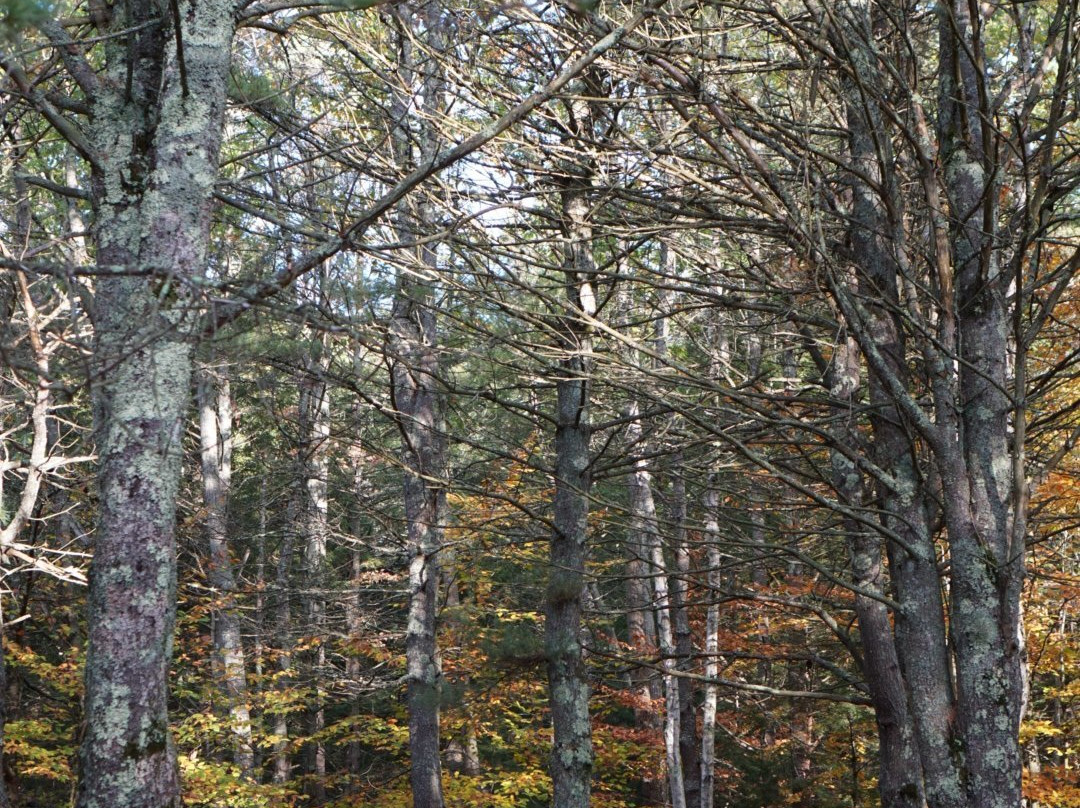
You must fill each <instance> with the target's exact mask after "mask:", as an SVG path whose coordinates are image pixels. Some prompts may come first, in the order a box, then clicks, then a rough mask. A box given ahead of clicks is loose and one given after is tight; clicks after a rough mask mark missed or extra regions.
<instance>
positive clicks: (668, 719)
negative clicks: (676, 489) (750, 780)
mask: <svg viewBox="0 0 1080 808" xmlns="http://www.w3.org/2000/svg"><path fill="white" fill-rule="evenodd" d="M638 413H639V409H638V405H637V402H631V404H630V406H629V409H628V412H627V415H628V418H629V419H631V420H630V422H629V425H628V426H627V429H626V437H627V440H628V442H629V443H630V445H631V446H633V447H635V453H636V452H637V451H638V447H639V444H640V443H641V440H642V427H641V421H640V420H639V419H638ZM628 484H629V487H630V530H631V531H632V532H633V533H634V534H635V535H638V536H640V537H641V539H639V540H638V541H637V542H635V543H636V544H640V545H641V546H643V547H644V548H645V549H646V552H647V553H648V555H647V559H648V563H649V577H650V578H651V579H652V584H653V595H654V597H655V605H656V635H657V638H658V640H659V644H660V664H661V666H662V667H663V669H664V749H665V757H666V760H667V774H668V788H669V789H670V798H671V805H672V808H686V790H685V789H684V787H683V766H682V757H681V749H680V741H681V739H682V733H681V732H680V718H681V709H680V700H679V696H680V693H679V681H678V678H677V677H676V676H675V668H676V658H675V656H676V655H675V651H676V649H675V630H674V626H673V621H672V612H673V608H672V603H671V596H670V593H669V591H668V575H667V563H666V561H665V559H664V546H663V542H662V540H661V537H660V530H659V525H658V522H657V515H656V503H655V501H654V499H653V492H652V474H651V472H650V471H649V468H648V466H647V464H646V463H645V461H644V460H641V459H637V460H635V461H634V470H633V471H632V472H631V474H630V478H629V482H628Z"/></svg>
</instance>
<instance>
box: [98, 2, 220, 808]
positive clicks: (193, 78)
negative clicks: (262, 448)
mask: <svg viewBox="0 0 1080 808" xmlns="http://www.w3.org/2000/svg"><path fill="white" fill-rule="evenodd" d="M177 4H178V12H179V13H178V14H176V15H175V19H176V20H177V21H178V23H179V24H181V25H182V31H177V30H174V29H173V27H172V25H171V24H169V23H166V22H165V21H164V19H163V18H162V17H161V15H160V12H159V10H158V8H157V6H156V5H154V4H138V3H129V4H125V5H122V6H117V8H116V9H115V10H114V14H113V17H114V22H113V27H114V28H115V29H116V32H117V36H115V37H113V38H111V40H110V41H109V42H108V43H107V45H106V55H105V69H104V74H103V76H102V81H101V82H100V86H99V87H98V94H97V96H96V97H94V98H93V99H91V103H92V108H93V114H92V116H91V121H92V124H91V125H92V132H91V139H92V144H93V147H94V150H95V156H96V164H95V166H94V167H93V175H92V193H93V201H94V206H95V212H96V214H97V216H96V221H95V223H94V236H95V239H96V243H97V261H98V264H99V266H100V267H101V268H102V273H103V277H101V278H100V279H99V280H98V282H97V287H96V295H95V301H94V305H95V310H96V316H95V326H96V344H95V347H94V360H95V362H96V365H97V367H98V369H99V374H100V375H99V383H98V385H97V386H96V388H95V390H94V399H95V411H96V412H95V414H96V416H97V448H98V454H99V457H100V458H101V461H100V464H101V465H100V470H99V472H98V493H99V497H100V503H101V506H100V508H101V509H100V518H99V522H98V529H97V535H96V543H95V551H94V558H93V562H92V564H91V570H90V593H89V615H88V621H87V625H88V630H89V645H88V648H87V660H86V672H85V677H86V700H85V705H86V707H85V713H86V731H85V733H84V735H83V739H82V744H81V748H80V757H81V761H82V768H81V779H80V782H79V788H78V797H77V805H78V806H79V808H138V807H139V806H146V808H167V807H168V806H176V805H179V802H180V794H179V782H178V778H177V771H176V756H175V750H174V748H173V745H172V741H171V739H170V737H169V726H168V724H169V722H168V713H167V704H168V679H167V676H168V668H169V659H170V656H171V653H172V632H173V624H174V620H175V610H176V548H175V509H176V495H177V489H178V486H179V480H180V464H181V455H182V446H181V439H182V436H183V424H184V420H185V416H186V411H187V405H188V400H189V397H190V392H191V391H190V382H191V344H190V340H189V338H190V334H191V333H192V331H193V326H194V320H195V318H194V317H193V311H194V307H195V303H196V302H197V297H196V296H195V294H193V290H192V289H191V287H190V286H188V285H187V282H188V281H189V280H190V279H193V278H198V277H200V276H201V274H202V272H203V270H204V261H205V256H206V245H207V240H208V237H209V236H208V233H209V213H210V205H209V201H210V192H211V189H212V186H213V183H214V179H215V177H216V176H217V153H218V146H219V143H220V138H221V128H222V121H223V116H224V111H225V88H226V82H227V77H228V66H229V53H230V45H231V40H232V33H233V26H234V17H233V5H234V4H233V3H231V2H227V1H226V0H204V1H203V2H199V3H194V2H190V0H177ZM121 31H123V34H120V33H119V32H121ZM181 37H182V40H183V53H184V58H183V68H182V69H181V64H180V61H179V60H178V59H177V58H176V52H177V44H176V43H177V42H178V40H179V38H181ZM117 268H123V269H126V270H128V271H129V272H131V273H133V274H131V275H128V276H123V277H117V276H116V275H115V274H114V270H115V269H117ZM148 272H150V273H154V274H153V276H152V278H151V279H147V277H145V273H148Z"/></svg>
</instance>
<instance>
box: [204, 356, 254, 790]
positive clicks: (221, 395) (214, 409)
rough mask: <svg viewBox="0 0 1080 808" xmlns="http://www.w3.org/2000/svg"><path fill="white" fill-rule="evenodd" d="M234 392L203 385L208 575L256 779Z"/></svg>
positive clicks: (238, 730) (221, 667) (237, 756)
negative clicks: (236, 504)
mask: <svg viewBox="0 0 1080 808" xmlns="http://www.w3.org/2000/svg"><path fill="white" fill-rule="evenodd" d="M232 420H233V419H232V397H231V394H230V391H229V381H228V379H219V380H217V381H216V383H215V381H214V380H213V379H212V378H210V376H209V374H208V373H204V374H203V376H202V378H201V379H200V384H199V440H200V449H201V455H202V480H203V506H204V508H205V510H206V521H205V530H206V538H207V543H208V546H209V549H210V566H209V571H208V578H209V583H210V586H211V588H212V589H213V591H214V597H215V604H214V609H213V623H214V634H213V642H214V654H215V656H216V657H217V666H216V667H217V675H218V676H219V677H220V682H221V689H222V691H223V692H224V694H225V699H226V702H227V703H228V705H229V721H230V730H231V732H232V735H233V762H234V763H236V765H237V767H239V769H240V773H241V776H243V777H245V778H247V779H253V777H254V774H255V752H254V747H253V746H252V744H251V713H250V710H249V708H248V687H247V672H246V667H245V662H244V646H243V642H242V640H241V635H240V614H239V612H238V611H237V603H236V578H235V576H234V574H233V564H232V557H231V555H230V552H229V534H228V511H229V494H230V489H231V483H232V450H233V436H232Z"/></svg>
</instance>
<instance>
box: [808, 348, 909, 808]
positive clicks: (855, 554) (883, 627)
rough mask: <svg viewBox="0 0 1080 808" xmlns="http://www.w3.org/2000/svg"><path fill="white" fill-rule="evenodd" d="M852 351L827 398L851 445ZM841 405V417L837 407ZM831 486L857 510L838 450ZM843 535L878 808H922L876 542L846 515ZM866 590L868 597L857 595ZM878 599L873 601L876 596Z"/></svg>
mask: <svg viewBox="0 0 1080 808" xmlns="http://www.w3.org/2000/svg"><path fill="white" fill-rule="evenodd" d="M859 386H860V379H859V355H858V347H857V346H856V345H855V342H854V340H850V339H848V340H846V341H845V342H844V343H842V344H840V345H838V346H837V347H836V349H835V350H834V352H833V361H832V365H831V379H830V380H829V387H830V393H832V396H833V399H834V400H835V401H837V402H838V404H837V408H838V410H839V411H838V412H837V416H838V417H837V419H836V420H837V426H836V427H835V430H836V431H837V433H838V437H839V439H840V441H842V442H843V443H845V444H846V445H848V446H851V445H854V443H853V442H854V440H855V436H856V434H857V429H856V427H857V424H856V418H857V417H858V416H857V412H856V410H857V409H858V407H859V406H860V402H859V400H858V396H857V391H858V389H859ZM840 402H846V412H844V411H843V410H842V409H841V408H843V407H844V404H842V403H840ZM832 468H833V487H834V488H835V489H836V492H837V495H838V496H839V498H840V501H841V502H843V503H844V504H845V505H846V506H847V507H848V508H850V509H851V510H853V511H862V510H863V509H864V505H863V501H862V500H863V479H862V475H861V474H860V473H859V470H858V468H857V467H856V466H855V464H854V463H853V462H852V461H851V460H850V459H849V458H848V457H846V456H845V455H844V454H843V453H842V452H839V451H834V452H833V453H832ZM841 521H842V524H843V529H844V534H845V535H846V536H847V538H848V548H849V553H850V556H851V568H852V578H853V583H854V584H855V585H856V587H858V592H857V593H856V595H855V614H856V616H857V618H858V621H859V636H860V640H861V645H862V650H863V660H862V662H863V675H864V677H865V679H866V684H867V686H868V687H869V689H870V698H871V699H872V700H873V702H874V718H875V719H876V721H877V728H878V763H879V768H878V792H879V793H880V795H881V805H882V808H923V806H925V805H926V797H925V794H924V793H923V772H922V761H921V759H920V757H919V749H918V746H917V743H916V738H915V735H916V733H915V723H914V719H913V718H912V716H911V713H910V710H909V709H908V696H907V692H906V690H905V686H904V678H903V676H902V675H901V669H900V661H899V659H898V657H897V652H896V644H895V642H894V639H893V631H892V625H891V622H890V619H889V610H888V607H887V606H886V605H885V603H884V602H883V599H884V596H885V587H884V574H883V572H884V571H883V564H882V553H881V538H880V537H879V536H878V535H876V534H875V533H872V532H869V531H868V528H867V527H865V526H863V525H861V524H859V523H858V522H857V521H855V520H854V519H851V518H846V517H845V518H842V519H841ZM863 593H866V594H863ZM875 595H876V596H878V597H879V598H881V599H875V597H874V596H875Z"/></svg>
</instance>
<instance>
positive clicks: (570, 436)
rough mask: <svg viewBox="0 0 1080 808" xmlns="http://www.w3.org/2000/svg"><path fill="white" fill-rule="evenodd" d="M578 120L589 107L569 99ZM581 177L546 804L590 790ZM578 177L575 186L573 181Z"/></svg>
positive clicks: (558, 517)
mask: <svg viewBox="0 0 1080 808" xmlns="http://www.w3.org/2000/svg"><path fill="white" fill-rule="evenodd" d="M571 103H572V105H573V106H574V107H575V111H576V112H577V113H579V118H578V119H579V120H585V119H587V118H588V117H589V114H590V111H591V110H590V108H589V105H588V104H587V103H586V102H584V101H582V100H575V101H573V102H571ZM588 179H589V177H588V175H587V176H586V177H584V178H580V179H579V178H573V179H570V180H568V181H567V185H568V187H567V188H565V189H564V190H563V191H562V211H561V217H560V219H561V225H562V230H563V235H564V237H565V247H564V254H563V269H564V274H565V278H566V281H565V289H566V296H567V301H566V313H565V314H563V316H562V317H561V318H560V320H561V321H560V336H561V345H560V348H561V350H562V351H563V359H562V361H561V362H560V364H559V367H558V370H557V372H556V377H555V390H556V412H555V423H556V426H555V501H554V531H553V533H552V537H551V551H550V560H551V571H550V578H549V579H548V586H547V596H546V599H545V611H544V651H545V654H546V656H547V670H548V692H549V694H550V702H551V720H552V726H553V729H554V745H553V748H552V752H551V766H550V771H551V780H552V785H553V795H552V806H553V807H554V808H587V806H588V805H589V799H590V793H591V788H592V784H591V781H592V767H593V750H592V726H591V723H590V720H589V684H588V679H587V677H586V674H585V666H584V664H583V660H582V649H581V612H582V605H583V599H584V592H585V560H586V557H587V555H588V515H589V486H590V483H591V474H590V468H589V467H590V461H591V457H590V452H589V438H590V435H591V426H590V395H591V393H590V390H591V379H590V376H591V373H592V361H591V359H590V354H591V351H592V339H591V329H590V326H588V325H587V324H586V323H585V322H584V321H583V319H582V315H584V316H586V317H589V316H592V315H594V314H595V313H596V292H595V275H596V265H595V263H594V260H593V255H592V249H593V244H592V227H591V225H590V223H589V220H588V216H589V200H588V197H587V187H588ZM579 183H580V184H579Z"/></svg>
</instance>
